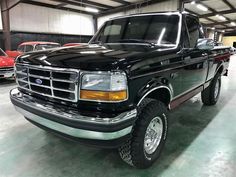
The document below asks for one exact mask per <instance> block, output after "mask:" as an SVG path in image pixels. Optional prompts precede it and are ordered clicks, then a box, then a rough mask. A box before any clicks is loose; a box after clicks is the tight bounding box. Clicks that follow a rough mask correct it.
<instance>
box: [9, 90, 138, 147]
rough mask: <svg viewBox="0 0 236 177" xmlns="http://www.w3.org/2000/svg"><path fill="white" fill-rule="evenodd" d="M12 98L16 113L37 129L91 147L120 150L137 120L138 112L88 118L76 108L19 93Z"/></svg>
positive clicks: (132, 111)
mask: <svg viewBox="0 0 236 177" xmlns="http://www.w3.org/2000/svg"><path fill="white" fill-rule="evenodd" d="M10 98H11V101H12V103H13V104H14V106H15V108H16V110H17V111H18V112H20V113H21V114H23V115H24V116H25V117H26V118H27V119H28V120H29V121H30V122H32V123H34V124H35V125H37V126H39V127H41V128H44V129H48V130H52V131H53V132H54V133H57V134H59V135H62V136H63V135H65V137H67V138H70V139H78V140H82V141H83V142H86V140H87V142H88V143H89V144H92V145H97V146H103V147H106V146H111V147H113V146H119V145H120V143H121V142H123V141H125V139H126V138H128V137H129V135H130V133H131V131H132V128H133V124H134V122H135V120H136V117H137V110H136V109H134V110H131V111H128V112H124V113H121V114H119V115H117V116H116V117H113V118H99V117H89V116H85V115H83V113H80V112H78V111H77V110H75V109H73V108H71V109H70V108H68V107H64V106H62V105H55V104H52V103H48V102H46V101H44V100H41V99H37V98H35V97H32V96H30V95H27V94H24V93H22V92H20V91H19V90H18V89H13V90H11V91H10ZM123 138H124V139H123ZM98 141H100V142H98ZM108 141H111V142H112V141H113V142H114V144H113V143H111V142H108Z"/></svg>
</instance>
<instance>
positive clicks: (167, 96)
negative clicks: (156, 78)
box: [137, 85, 172, 107]
mask: <svg viewBox="0 0 236 177" xmlns="http://www.w3.org/2000/svg"><path fill="white" fill-rule="evenodd" d="M145 98H152V99H156V100H159V101H161V102H163V103H164V104H165V105H166V106H168V107H169V104H170V102H171V100H172V90H171V89H170V88H169V87H168V86H166V85H158V86H155V87H153V88H151V89H149V90H148V91H146V92H145V93H144V94H143V95H142V97H141V98H140V99H139V101H138V104H137V106H139V105H140V104H141V102H142V101H143V100H144V99H145Z"/></svg>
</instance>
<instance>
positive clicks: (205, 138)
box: [0, 56, 236, 177]
mask: <svg viewBox="0 0 236 177" xmlns="http://www.w3.org/2000/svg"><path fill="white" fill-rule="evenodd" d="M0 84H1V85H0V177H16V176H20V177H34V176H37V177H49V176H50V177H54V176H55V177H66V176H69V177H73V176H79V177H93V176H96V177H100V176H101V177H110V176H112V177H115V176H123V177H125V176H132V177H136V176H137V177H138V176H140V177H152V176H162V177H172V176H179V177H188V176H191V177H195V176H196V177H199V176H200V177H213V176H214V177H234V176H235V174H236V128H235V125H236V56H234V57H232V59H231V63H230V72H229V77H223V79H222V92H221V97H220V100H219V102H218V104H217V105H216V106H212V107H206V106H203V105H202V103H201V100H200V97H199V95H198V96H196V97H194V98H193V99H191V100H190V101H188V102H186V103H185V104H183V105H182V106H180V107H179V108H177V109H176V110H175V111H173V112H172V113H171V114H170V122H171V123H170V132H169V137H168V141H167V144H166V146H165V149H164V151H163V153H162V156H161V158H160V159H159V160H158V161H157V162H156V163H155V164H154V165H153V166H152V167H151V168H149V169H146V170H138V169H134V168H131V167H129V166H128V165H126V164H125V163H123V162H122V160H121V159H120V158H119V156H118V154H117V153H116V151H115V150H102V149H95V148H91V147H87V146H83V145H80V144H78V143H75V142H70V141H67V140H64V139H61V138H58V137H56V136H54V135H52V134H50V133H47V132H45V131H43V130H41V129H39V128H37V127H35V126H34V125H32V124H30V123H29V122H27V121H26V120H25V119H24V118H23V117H22V116H21V115H20V114H18V113H17V112H16V111H15V110H14V108H13V106H12V104H11V103H10V100H9V96H8V94H9V90H10V89H11V88H14V87H15V84H14V82H10V81H3V80H2V81H0Z"/></svg>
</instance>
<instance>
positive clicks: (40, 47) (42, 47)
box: [35, 44, 60, 50]
mask: <svg viewBox="0 0 236 177" xmlns="http://www.w3.org/2000/svg"><path fill="white" fill-rule="evenodd" d="M56 47H60V45H59V44H38V45H36V46H35V50H46V49H52V48H56Z"/></svg>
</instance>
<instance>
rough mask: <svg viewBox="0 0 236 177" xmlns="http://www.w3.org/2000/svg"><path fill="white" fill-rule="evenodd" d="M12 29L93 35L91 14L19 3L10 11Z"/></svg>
mask: <svg viewBox="0 0 236 177" xmlns="http://www.w3.org/2000/svg"><path fill="white" fill-rule="evenodd" d="M10 21H11V30H12V31H25V32H43V33H59V34H73V35H74V34H75V35H93V34H94V27H93V18H92V16H91V15H86V14H79V13H75V12H70V11H64V10H57V9H52V8H47V7H39V6H34V5H30V4H24V3H20V4H19V5H17V6H16V7H14V8H13V9H11V11H10Z"/></svg>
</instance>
